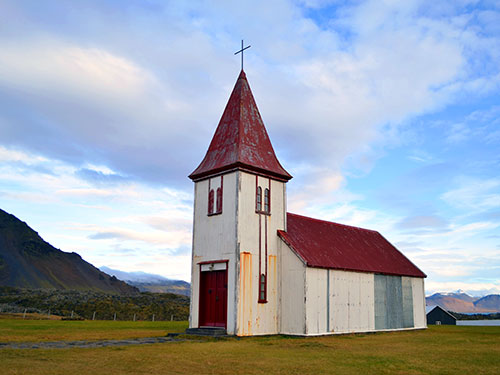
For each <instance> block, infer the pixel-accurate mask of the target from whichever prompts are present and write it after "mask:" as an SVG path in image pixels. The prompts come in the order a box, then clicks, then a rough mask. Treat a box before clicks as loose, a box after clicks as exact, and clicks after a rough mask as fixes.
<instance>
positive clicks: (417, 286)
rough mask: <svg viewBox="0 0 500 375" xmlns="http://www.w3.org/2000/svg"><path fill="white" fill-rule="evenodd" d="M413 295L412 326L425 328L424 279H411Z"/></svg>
mask: <svg viewBox="0 0 500 375" xmlns="http://www.w3.org/2000/svg"><path fill="white" fill-rule="evenodd" d="M411 281H412V285H411V287H412V294H413V325H414V327H415V328H426V327H427V318H426V315H425V289H424V279H423V278H420V277H412V278H411Z"/></svg>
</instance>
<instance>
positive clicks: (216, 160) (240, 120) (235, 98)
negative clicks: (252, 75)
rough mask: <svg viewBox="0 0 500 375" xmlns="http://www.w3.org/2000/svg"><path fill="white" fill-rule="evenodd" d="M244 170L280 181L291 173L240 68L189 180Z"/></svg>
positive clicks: (288, 177) (285, 179)
mask: <svg viewBox="0 0 500 375" xmlns="http://www.w3.org/2000/svg"><path fill="white" fill-rule="evenodd" d="M238 169H239V170H247V171H251V172H255V173H258V174H261V175H264V176H268V177H272V178H275V179H278V180H280V181H288V180H290V179H291V178H292V176H291V175H290V174H289V173H288V172H287V171H286V170H285V169H284V168H283V167H282V166H281V164H280V162H279V161H278V159H277V157H276V154H275V153H274V149H273V146H272V145H271V141H270V139H269V136H268V134H267V131H266V128H265V126H264V122H263V121H262V118H261V117H260V113H259V110H258V109H257V104H256V103H255V99H254V97H253V95H252V91H251V90H250V86H249V84H248V81H247V78H246V75H245V72H244V71H243V70H242V71H241V73H240V75H239V77H238V80H237V81H236V84H235V86H234V89H233V92H232V93H231V96H230V98H229V101H228V103H227V105H226V108H225V110H224V113H223V115H222V118H221V120H220V122H219V125H218V126H217V130H216V131H215V134H214V137H213V139H212V142H211V143H210V146H209V148H208V151H207V154H206V155H205V158H204V159H203V161H202V162H201V164H200V165H199V166H198V168H196V169H195V170H194V172H193V173H191V175H190V176H189V178H191V179H192V180H193V181H198V180H201V179H203V178H204V177H207V176H210V175H214V174H217V173H220V172H225V171H231V170H238Z"/></svg>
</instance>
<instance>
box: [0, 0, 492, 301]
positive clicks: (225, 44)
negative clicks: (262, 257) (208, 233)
mask: <svg viewBox="0 0 500 375" xmlns="http://www.w3.org/2000/svg"><path fill="white" fill-rule="evenodd" d="M241 39H244V40H245V44H249V45H251V48H250V49H248V50H247V51H245V72H246V73H247V77H248V80H249V83H250V86H251V88H252V91H253V94H254V97H255V99H256V101H257V105H258V107H259V110H260V113H261V115H262V117H263V120H264V123H265V125H266V128H267V131H268V133H269V135H270V138H271V141H272V143H273V146H274V149H275V151H276V154H277V156H278V158H279V160H280V162H281V164H282V165H283V166H284V167H285V169H286V170H287V171H289V172H290V173H291V174H292V175H293V176H294V178H293V179H292V180H291V181H290V182H289V183H288V184H287V189H288V210H289V211H290V212H293V213H297V214H303V215H307V216H312V217H315V218H320V219H325V220H331V221H335V222H339V223H343V224H349V225H355V226H361V227H364V228H370V229H374V230H377V231H379V232H381V233H382V234H383V235H384V237H386V238H387V239H388V240H389V241H390V242H392V243H393V244H395V245H396V247H398V248H399V249H400V250H401V251H402V252H403V253H404V254H405V255H406V256H407V257H408V258H409V259H410V260H411V261H413V262H414V263H415V264H416V265H417V266H418V267H419V268H421V269H422V270H423V271H424V272H425V273H426V274H427V275H428V277H427V279H426V293H427V294H432V293H434V292H453V291H457V290H463V291H465V292H467V293H469V294H472V295H477V296H480V295H485V294H489V293H500V173H499V171H500V152H499V150H500V3H499V2H498V1H468V0H456V1H414V0H407V1H392V0H386V1H383V0H380V1H352V2H344V1H335V0H334V1H328V0H325V1H323V0H296V1H290V0H289V1H287V0H275V1H272V2H269V1H259V0H253V1H238V2H232V1H196V0H193V1H186V2H181V1H165V0H147V1H146V0H144V1H139V0H137V1H130V0H109V1H100V0H85V1H83V0H72V1H69V0H68V1H63V0H59V1H51V0H45V1H43V2H41V1H38V0H33V1H29V0H1V1H0V208H2V209H3V210H5V211H7V212H9V213H12V214H14V215H15V216H17V217H18V218H20V219H21V220H23V221H25V222H27V223H28V224H29V225H30V226H31V227H32V228H33V229H35V230H36V231H37V232H38V233H39V234H40V235H41V236H42V238H44V239H45V240H46V241H48V242H50V243H51V244H52V245H54V246H55V247H57V248H59V249H61V250H63V251H67V252H73V251H74V252H77V253H79V254H80V255H81V256H82V257H83V258H84V259H85V260H87V261H88V262H90V263H92V264H94V265H95V266H98V267H100V266H107V267H110V268H113V269H118V270H123V271H129V272H130V271H143V272H148V273H154V274H159V275H162V276H165V277H168V278H173V279H183V280H187V281H189V280H190V262H191V239H192V237H191V236H192V235H191V228H192V216H193V213H192V209H193V208H192V207H193V183H192V182H191V181H190V180H189V179H188V178H187V176H188V175H189V174H190V173H191V172H192V171H193V170H194V169H195V168H196V167H197V166H198V164H199V163H200V162H201V160H202V159H203V156H204V155H205V152H206V150H207V148H208V145H209V143H210V140H211V137H212V135H213V133H214V131H215V128H216V126H217V124H218V121H219V119H220V116H221V115H222V112H223V110H224V106H225V104H226V102H227V100H228V98H229V95H230V92H231V90H232V88H233V86H234V83H235V81H236V78H237V76H238V74H239V70H240V58H239V56H235V55H234V52H235V51H237V50H238V49H239V48H240V46H241V45H240V43H241Z"/></svg>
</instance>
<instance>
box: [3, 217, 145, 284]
mask: <svg viewBox="0 0 500 375" xmlns="http://www.w3.org/2000/svg"><path fill="white" fill-rule="evenodd" d="M0 286H10V287H16V288H30V289H39V288H53V289H74V290H92V291H99V292H106V293H137V292H138V290H137V288H135V287H133V286H130V285H128V284H126V283H124V282H123V281H120V280H118V279H117V278H116V277H114V276H110V275H107V274H106V273H104V272H101V271H99V270H98V269H97V268H96V267H94V266H93V265H92V264H90V263H88V262H86V261H84V260H83V259H82V258H81V257H80V255H78V254H77V253H66V252H64V251H61V250H58V249H56V248H55V247H53V246H52V245H51V244H49V243H48V242H46V241H44V240H43V239H42V238H41V237H40V236H39V235H38V233H37V232H35V231H34V230H33V229H31V228H30V227H29V226H28V225H27V224H26V223H24V222H22V221H21V220H19V219H18V218H16V217H15V216H14V215H11V214H9V213H7V212H5V211H3V210H1V209H0Z"/></svg>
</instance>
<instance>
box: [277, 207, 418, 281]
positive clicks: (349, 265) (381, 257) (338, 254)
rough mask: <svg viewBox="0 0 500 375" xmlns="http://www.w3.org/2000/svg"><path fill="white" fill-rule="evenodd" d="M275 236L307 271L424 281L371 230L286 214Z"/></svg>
mask: <svg viewBox="0 0 500 375" xmlns="http://www.w3.org/2000/svg"><path fill="white" fill-rule="evenodd" d="M278 235H279V236H280V237H281V238H282V239H283V241H285V243H286V244H287V245H288V246H289V247H290V248H291V249H292V250H293V251H294V252H295V253H296V254H297V255H298V256H299V257H300V258H301V259H302V260H303V261H304V262H305V263H306V264H307V266H309V267H318V268H333V269H341V270H347V271H360V272H373V273H381V274H386V275H401V276H413V277H427V276H426V275H425V274H424V273H423V272H422V271H421V270H420V269H418V267H417V266H415V265H414V264H413V263H412V262H411V261H410V260H409V259H408V258H406V257H405V256H404V255H403V254H402V253H401V252H400V251H399V250H398V249H396V248H395V247H394V246H393V245H392V244H391V243H390V242H389V241H387V240H386V239H385V238H384V237H383V236H382V235H381V234H380V233H379V232H377V231H374V230H369V229H363V228H358V227H352V226H348V225H343V224H337V223H332V222H329V221H323V220H318V219H312V218H309V217H305V216H300V215H295V214H291V213H287V231H286V232H285V231H281V230H279V231H278Z"/></svg>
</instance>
